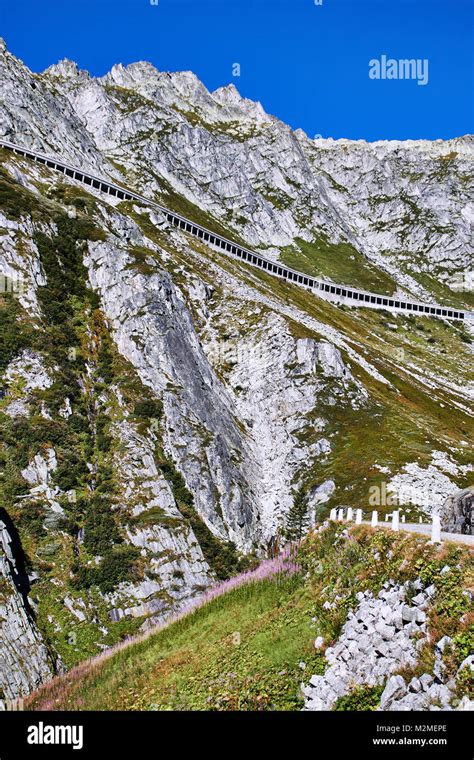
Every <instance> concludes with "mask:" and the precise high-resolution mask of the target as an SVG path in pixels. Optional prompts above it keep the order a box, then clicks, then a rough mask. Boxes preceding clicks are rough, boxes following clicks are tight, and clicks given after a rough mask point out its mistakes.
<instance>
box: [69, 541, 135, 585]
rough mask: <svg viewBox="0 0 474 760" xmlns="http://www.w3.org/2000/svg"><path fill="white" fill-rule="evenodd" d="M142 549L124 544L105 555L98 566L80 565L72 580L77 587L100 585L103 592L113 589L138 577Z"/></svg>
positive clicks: (76, 568)
mask: <svg viewBox="0 0 474 760" xmlns="http://www.w3.org/2000/svg"><path fill="white" fill-rule="evenodd" d="M139 557H140V551H139V550H138V549H137V548H136V547H135V546H123V547H120V548H116V549H114V550H113V551H108V552H107V554H105V555H104V557H103V559H102V562H101V563H100V565H98V566H97V567H84V566H82V567H78V566H76V567H75V568H73V570H75V576H74V578H73V580H72V584H71V585H72V586H73V587H74V588H77V589H81V588H91V587H92V586H98V587H99V589H100V590H101V591H102V593H104V594H107V593H110V592H111V591H113V590H114V589H115V588H116V587H117V586H118V585H119V583H123V582H125V581H133V580H137V579H138V567H137V562H138V559H139Z"/></svg>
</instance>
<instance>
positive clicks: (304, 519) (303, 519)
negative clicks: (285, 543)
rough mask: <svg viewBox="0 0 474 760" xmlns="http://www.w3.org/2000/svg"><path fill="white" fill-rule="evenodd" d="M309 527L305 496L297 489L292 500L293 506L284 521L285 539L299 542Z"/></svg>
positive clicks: (301, 490)
mask: <svg viewBox="0 0 474 760" xmlns="http://www.w3.org/2000/svg"><path fill="white" fill-rule="evenodd" d="M308 527H309V512H308V502H307V500H306V495H305V493H304V491H303V489H302V488H299V489H298V490H297V491H296V493H295V495H294V498H293V504H292V506H291V508H290V511H289V512H288V517H287V520H286V537H287V538H288V539H289V540H290V541H301V539H302V538H303V536H304V534H305V533H306V530H307V528H308Z"/></svg>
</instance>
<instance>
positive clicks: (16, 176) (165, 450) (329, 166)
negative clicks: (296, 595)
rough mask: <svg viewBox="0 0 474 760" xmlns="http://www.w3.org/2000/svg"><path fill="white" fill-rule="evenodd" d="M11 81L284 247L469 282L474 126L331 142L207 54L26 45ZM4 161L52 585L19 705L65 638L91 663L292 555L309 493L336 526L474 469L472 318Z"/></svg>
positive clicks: (40, 110)
mask: <svg viewBox="0 0 474 760" xmlns="http://www.w3.org/2000/svg"><path fill="white" fill-rule="evenodd" d="M0 81H1V83H2V84H1V89H0V135H3V136H5V137H6V138H7V139H9V140H12V141H16V142H18V143H22V144H26V145H30V146H33V147H35V148H36V149H39V150H43V151H45V152H48V153H53V154H56V155H59V156H62V157H64V158H67V159H69V160H70V161H71V162H73V163H75V164H78V165H83V166H86V167H87V168H89V169H90V170H92V171H94V172H95V173H97V174H104V175H106V174H109V175H110V176H113V177H115V178H116V179H118V180H119V181H121V182H128V183H129V184H130V185H131V186H133V187H135V188H136V189H138V190H141V191H142V192H143V193H145V194H147V195H149V196H150V197H156V199H157V200H160V201H161V202H162V203H165V204H169V205H170V206H173V207H175V208H178V209H179V210H181V211H182V212H184V213H186V214H187V215H188V216H190V217H196V218H198V219H199V220H200V221H203V222H204V223H205V224H206V225H208V226H211V227H212V226H218V227H219V229H223V230H224V232H226V233H227V236H228V237H232V236H233V235H236V236H239V237H240V238H241V239H244V240H246V241H247V242H248V243H249V244H251V245H254V246H255V247H260V248H262V249H265V251H266V252H267V253H268V254H269V255H271V256H274V257H275V258H277V257H282V258H285V257H290V258H289V261H290V262H293V263H294V264H295V263H296V264H297V265H298V266H302V267H304V266H306V265H308V266H316V267H319V268H320V270H321V272H322V273H323V274H325V276H328V277H333V278H334V279H338V277H339V279H341V280H344V279H349V280H354V284H361V285H367V284H373V285H374V288H375V287H376V286H377V285H380V287H382V286H383V287H385V288H389V289H390V288H391V289H392V290H395V289H403V288H405V289H408V290H410V291H412V292H413V293H418V294H421V292H422V290H423V289H428V291H429V290H430V288H431V287H432V285H433V281H432V280H431V279H430V278H431V277H432V275H433V273H435V274H436V283H438V285H439V283H441V285H440V287H442V291H441V292H439V291H438V290H434V292H435V293H436V294H437V295H440V297H443V298H445V299H446V298H448V299H449V298H450V297H451V295H452V294H453V293H454V291H453V292H451V291H449V289H447V290H446V289H443V288H444V286H443V282H444V281H447V280H449V278H450V277H452V275H453V273H456V272H458V271H460V270H462V269H463V268H465V267H466V264H467V262H468V255H469V253H468V246H467V240H468V237H467V236H468V229H469V222H470V220H471V214H472V210H470V209H471V206H470V205H469V200H468V196H467V192H468V191H467V184H466V181H465V177H466V175H467V171H468V166H469V161H470V160H471V156H472V146H471V143H470V141H469V139H467V138H466V139H459V140H454V141H451V142H450V143H433V144H428V143H423V142H417V143H404V144H396V143H380V144H373V145H368V144H365V143H363V142H361V143H350V142H348V141H338V142H337V143H333V142H332V141H321V140H319V141H313V140H310V139H309V138H308V137H307V136H305V135H304V134H303V133H301V132H300V131H297V132H292V131H291V130H290V129H289V127H287V126H286V125H284V124H282V123H281V122H279V121H278V120H277V119H275V118H274V117H271V116H269V115H267V114H266V113H265V112H264V110H263V108H262V107H261V106H260V104H257V103H252V102H250V101H247V100H245V99H243V98H241V97H240V95H239V94H238V92H237V91H236V90H235V88H234V87H232V86H229V87H225V88H221V89H220V90H217V91H216V92H214V93H209V92H208V91H207V90H206V89H205V87H204V86H203V85H202V84H201V83H200V82H199V81H198V80H197V78H196V77H195V76H194V75H193V74H191V73H189V72H182V73H175V74H167V73H163V72H157V71H156V70H155V69H154V68H153V67H152V66H150V65H149V64H143V63H138V64H134V65H132V66H128V67H127V68H124V67H122V66H116V67H114V68H113V69H112V71H111V72H110V73H109V74H107V76H105V77H103V78H101V79H94V78H92V77H90V76H89V75H88V74H87V73H86V72H81V71H79V70H78V69H77V67H76V66H75V64H73V63H72V62H69V61H63V62H61V63H60V64H58V65H56V66H53V67H51V68H50V69H48V71H46V72H44V73H43V74H40V75H38V74H32V73H31V72H29V71H28V69H27V68H26V67H25V66H24V65H23V64H22V63H21V62H20V61H18V60H16V59H15V58H14V56H12V55H11V54H10V53H9V52H8V51H7V50H6V49H5V48H4V46H2V47H1V49H0ZM454 154H455V155H454ZM1 162H2V163H1V167H0V190H1V192H0V274H1V275H3V276H4V278H6V282H8V283H9V284H12V287H11V288H10V289H11V290H13V293H11V294H10V293H6V294H0V308H1V311H2V319H4V323H5V325H6V328H5V336H6V338H5V340H4V342H3V343H2V344H1V348H2V351H1V353H0V372H1V377H0V391H1V392H0V426H1V433H2V446H1V448H0V469H1V471H2V478H1V481H0V489H1V498H2V503H4V505H5V507H6V509H7V511H8V514H9V515H10V517H11V519H12V521H13V523H14V525H15V527H16V528H17V529H18V532H19V534H20V538H21V542H22V545H23V548H24V553H25V557H26V561H27V563H28V567H29V572H30V573H31V574H32V575H34V578H35V582H34V584H33V586H32V589H31V590H28V589H25V590H24V591H23V592H22V593H23V596H22V595H21V593H20V592H19V591H18V590H17V591H16V592H15V593H14V594H13V595H11V594H10V596H11V598H12V599H15V600H16V602H15V604H16V608H15V610H16V611H15V613H14V614H13V613H12V614H13V618H11V615H10V613H9V615H10V617H9V618H8V619H9V620H10V619H13V620H14V621H16V622H14V623H13V624H9V625H10V627H9V628H8V639H7V641H8V642H9V643H8V644H7V646H8V647H9V649H8V652H9V654H8V657H9V658H10V659H9V662H10V663H11V667H12V668H13V671H14V672H18V673H19V674H20V675H19V676H18V678H17V679H16V680H14V681H11V682H8V684H7V689H6V690H5V694H6V695H7V696H8V698H12V697H14V696H15V695H16V696H18V695H20V694H21V693H23V692H24V691H25V690H28V689H30V688H32V687H33V686H34V685H35V684H36V683H37V682H38V680H44V679H46V678H48V677H49V675H50V672H51V668H52V667H53V666H52V665H51V663H50V662H49V660H48V656H47V653H46V651H45V649H44V644H43V643H42V639H41V636H43V637H44V639H45V640H48V642H51V646H52V649H53V650H54V652H56V653H57V654H59V655H60V657H61V658H62V660H63V661H64V664H65V666H66V667H70V666H71V665H74V664H75V663H76V662H78V661H80V660H81V659H84V658H85V657H88V656H90V655H91V654H95V653H97V652H99V651H100V650H101V649H103V648H106V647H108V646H111V645H112V644H114V643H116V642H117V641H119V640H120V639H122V638H124V637H125V636H128V635H130V634H131V633H134V632H135V631H137V630H139V629H140V628H145V627H147V626H149V625H151V624H152V623H154V622H156V621H158V620H161V619H162V618H163V617H165V616H167V615H169V614H171V613H172V612H174V611H176V610H178V609H181V608H183V607H184V606H185V605H186V604H187V602H188V601H189V600H190V599H191V598H194V597H196V596H197V595H198V594H200V593H202V591H203V590H204V589H205V588H207V587H208V586H209V585H212V584H214V583H215V582H216V581H217V580H218V579H220V578H224V577H227V576H228V575H230V574H232V573H236V572H238V571H239V569H242V568H243V567H245V563H246V562H248V561H249V557H253V556H255V557H262V556H264V555H265V554H266V552H267V550H268V548H269V547H274V546H275V545H278V543H279V542H281V541H282V540H283V535H284V530H285V525H286V521H287V517H288V513H289V511H290V510H291V508H292V505H293V503H294V498H295V494H296V493H298V492H299V491H301V492H302V493H303V494H304V496H305V499H306V501H307V504H308V511H309V513H310V518H311V521H312V522H314V521H316V520H318V519H319V518H320V517H321V516H322V515H323V514H324V512H325V510H326V508H327V507H329V506H332V505H337V506H339V505H345V504H351V505H353V506H359V505H360V504H364V503H366V500H367V498H368V486H369V483H370V482H371V480H370V479H374V478H375V479H376V480H377V483H378V482H379V480H380V478H382V477H383V478H386V479H387V480H388V481H391V482H392V483H393V484H395V485H397V487H398V485H400V484H401V485H403V484H408V485H409V486H410V489H411V490H410V493H409V496H408V497H407V498H408V499H409V500H410V502H412V503H414V504H415V506H416V507H417V508H418V506H420V505H421V506H423V505H424V501H423V493H422V492H423V491H426V483H428V482H429V483H433V482H434V483H439V484H440V493H442V494H448V493H451V492H452V491H454V490H456V489H457V488H461V487H464V486H465V479H466V477H468V474H469V472H471V470H472V463H471V462H470V461H468V454H467V445H468V444H467V440H466V439H467V438H468V432H467V431H468V430H469V422H470V420H469V403H470V399H471V398H472V386H470V385H469V382H470V381H469V363H470V360H471V359H472V344H471V343H470V337H469V332H468V331H467V330H461V328H459V327H458V326H456V325H447V326H446V325H444V324H443V323H442V322H439V323H437V326H433V324H431V326H430V327H426V328H424V327H423V328H422V327H420V326H419V325H418V324H415V325H414V324H412V323H410V322H409V321H408V320H403V318H401V317H399V318H395V317H393V318H392V317H390V315H387V314H370V315H367V313H363V311H362V310H353V311H352V312H348V311H347V310H346V311H344V310H338V309H336V308H335V307H333V306H331V305H330V304H326V303H321V302H320V301H318V300H317V299H315V298H314V297H313V296H311V295H309V294H307V293H305V292H304V291H301V290H297V289H296V288H292V287H291V286H289V285H283V284H281V283H279V282H278V281H277V280H275V279H271V278H268V277H266V276H265V275H263V274H261V273H256V272H255V271H252V270H249V268H247V267H246V266H245V265H243V264H242V263H239V262H236V261H232V260H231V259H229V258H226V257H225V256H222V255H218V254H217V253H216V252H215V251H213V250H211V249H210V248H208V247H207V246H205V245H204V244H203V243H202V242H200V241H198V240H196V239H192V238H190V237H189V236H187V235H186V233H184V232H182V231H178V230H176V229H174V228H170V227H169V225H168V224H167V222H166V220H165V219H164V218H163V217H162V216H160V215H159V214H158V213H155V212H151V211H150V210H149V209H146V208H144V207H142V206H140V205H139V204H132V203H118V202H117V200H116V199H115V200H114V199H111V198H105V197H104V196H101V195H100V193H98V192H96V191H94V190H90V191H89V190H87V189H85V188H84V187H80V186H79V185H77V184H76V183H74V182H73V181H71V180H69V179H67V178H64V177H61V176H59V175H58V174H55V173H54V172H52V171H50V170H49V169H47V168H46V167H42V166H40V165H37V164H33V163H31V162H28V161H26V160H23V159H19V158H18V157H15V156H12V155H11V154H4V155H2V156H1ZM415 205H416V208H415ZM374 209H375V210H374ZM407 209H408V210H409V209H411V211H410V214H411V216H410V218H409V214H408V211H407ZM305 246H309V247H305ZM291 257H293V258H291ZM294 257H296V258H294ZM301 257H303V258H301ZM305 257H306V258H305ZM417 278H418V279H417ZM15 282H21V288H19V289H18V290H15V287H14V284H15ZM438 285H437V286H436V287H438ZM7 290H8V289H7ZM395 319H396V320H397V321H395ZM425 324H428V323H425ZM433 343H435V344H436V345H435V347H434V348H433ZM433 402H436V403H433ZM446 407H448V408H449V410H450V415H452V419H451V417H450V420H449V424H447V423H446V420H445V419H444V417H443V416H442V414H441V413H440V411H439V410H440V409H443V408H446ZM448 451H449V452H450V454H449V455H448V453H447V452H448ZM415 492H416V498H415V499H414V498H413V493H415ZM5 541H7V539H5ZM7 543H8V542H7ZM8 567H10V566H8ZM8 567H7V565H4V570H5V572H7V571H8V572H9V573H10V570H8ZM10 574H11V573H10ZM9 577H10V576H9ZM7 580H8V579H7ZM8 583H9V584H10V585H9V588H10V587H11V582H10V580H8ZM25 594H26V595H27V596H28V599H29V600H30V601H29V602H28V599H26V598H25ZM9 598H10V597H9ZM28 604H29V605H30V606H31V608H32V609H33V605H36V613H37V614H36V623H35V622H34V619H33V617H32V616H31V615H30V614H29V611H28ZM35 626H36V627H35ZM23 630H24V634H21V635H20V633H19V631H20V632H21V631H23ZM23 647H30V649H29V650H28V651H31V655H28V658H29V659H28V658H26V659H27V660H28V662H29V663H30V664H27V667H26V670H25V671H23V669H22V668H23V666H22V662H23V659H24V653H23ZM30 660H31V662H30ZM15 678H16V677H15Z"/></svg>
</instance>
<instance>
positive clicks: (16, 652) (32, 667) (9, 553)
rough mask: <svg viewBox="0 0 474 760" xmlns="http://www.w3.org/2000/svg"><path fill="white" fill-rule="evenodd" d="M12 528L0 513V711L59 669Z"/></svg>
mask: <svg viewBox="0 0 474 760" xmlns="http://www.w3.org/2000/svg"><path fill="white" fill-rule="evenodd" d="M9 527H10V530H11V526H9V520H8V517H7V515H6V514H2V513H1V512H0V640H1V650H2V657H1V664H0V710H3V709H5V707H6V705H7V703H8V702H14V701H15V700H16V699H18V697H21V696H26V695H27V694H28V693H29V692H30V691H31V690H32V689H34V688H35V687H36V686H39V684H40V683H42V682H43V681H45V680H48V679H49V678H51V677H52V675H53V673H54V672H57V671H56V668H55V665H54V663H53V660H52V658H51V654H50V653H49V652H48V649H47V647H46V645H45V643H44V641H43V639H42V636H41V633H40V631H39V630H38V628H37V626H36V624H35V620H34V615H33V611H32V610H31V607H30V605H29V602H28V600H27V592H28V589H29V581H28V576H27V575H26V573H25V570H24V567H22V563H21V555H20V554H19V553H18V552H19V550H20V551H21V548H20V547H19V546H18V544H17V543H16V542H15V540H14V536H13V535H12V533H11V532H10V530H9Z"/></svg>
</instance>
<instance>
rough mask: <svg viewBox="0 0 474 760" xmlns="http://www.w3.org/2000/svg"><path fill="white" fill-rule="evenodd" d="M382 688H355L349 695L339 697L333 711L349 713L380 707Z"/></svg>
mask: <svg viewBox="0 0 474 760" xmlns="http://www.w3.org/2000/svg"><path fill="white" fill-rule="evenodd" d="M382 692H383V686H357V687H356V688H355V689H352V691H351V692H349V694H347V695H345V696H343V697H339V699H338V700H337V702H336V704H335V706H334V709H335V710H339V711H340V710H349V711H351V712H352V711H355V710H357V711H359V710H366V711H373V710H376V709H377V708H378V707H379V706H380V697H381V696H382Z"/></svg>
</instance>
